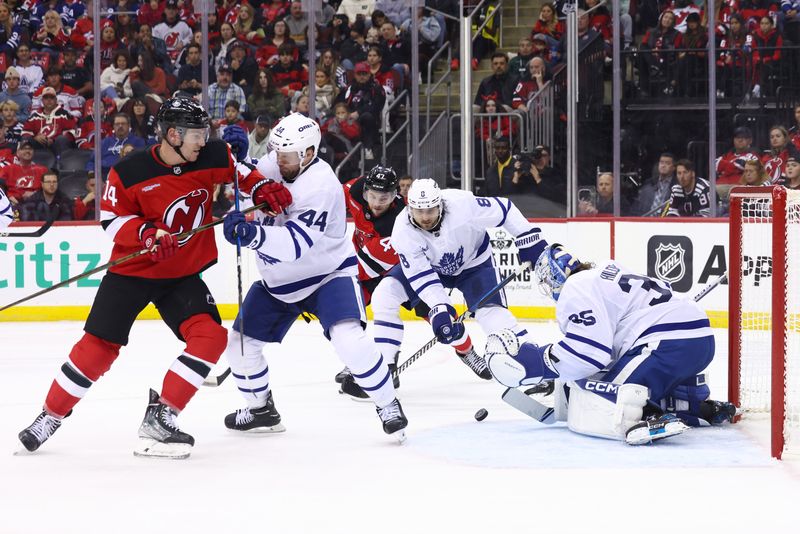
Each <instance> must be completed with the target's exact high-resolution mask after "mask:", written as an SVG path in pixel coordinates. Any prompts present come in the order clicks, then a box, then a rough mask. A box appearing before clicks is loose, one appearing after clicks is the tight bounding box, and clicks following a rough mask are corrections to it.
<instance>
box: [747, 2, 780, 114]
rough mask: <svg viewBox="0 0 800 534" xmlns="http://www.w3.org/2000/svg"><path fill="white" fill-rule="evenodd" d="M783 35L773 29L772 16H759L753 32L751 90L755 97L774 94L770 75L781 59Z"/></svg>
mask: <svg viewBox="0 0 800 534" xmlns="http://www.w3.org/2000/svg"><path fill="white" fill-rule="evenodd" d="M781 47H783V37H781V34H780V33H779V32H778V30H776V29H775V26H774V25H773V23H772V17H769V16H764V17H761V22H760V23H759V27H758V30H756V32H755V33H754V34H753V83H754V85H753V90H752V95H753V96H754V97H756V98H759V97H761V96H766V95H767V94H771V95H774V94H775V89H776V88H775V87H771V85H772V82H770V76H771V75H772V73H773V71H776V70H778V68H779V67H778V62H779V61H780V60H781Z"/></svg>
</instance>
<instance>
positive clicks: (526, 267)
mask: <svg viewBox="0 0 800 534" xmlns="http://www.w3.org/2000/svg"><path fill="white" fill-rule="evenodd" d="M530 268H531V263H530V262H529V261H526V262H525V263H523V264H522V267H521V268H520V269H518V270H517V272H515V273H513V274H511V275H509V276H507V277H506V278H504V279H503V280H502V281H500V283H498V284H497V285H496V286H494V287H493V288H492V289H490V290H489V291H487V292H486V294H485V295H484V296H483V297H481V299H480V300H479V301H478V302H476V303H475V304H473V305H472V306H470V307H469V308H468V309H467V310H466V311H465V312H464V313H462V314H461V315H459V316H458V318H457V319H456V322H458V323H460V322H463V321H464V319H466V318H467V316H471V315H474V314H475V312H476V311H477V309H478V308H480V307H481V306H483V305H484V304H485V303H486V302H487V301H488V300H489V299H490V298H492V297H493V296H495V294H497V293H498V292H499V291H500V290H502V289H503V288H504V287H506V286H507V285H508V284H509V283H510V282H512V281H514V280H516V279H517V277H518V276H521V275H522V274H524V273H525V272H526V271H528V270H529V269H530ZM436 341H437V339H436V338H433V339H431V340H430V341H428V342H427V343H425V344H424V345H423V346H422V347H420V348H419V350H417V352H415V353H414V354H412V355H411V356H409V358H408V359H407V360H406V361H404V362H403V363H402V364H401V365H399V366H398V367H397V370H396V371H395V372H394V373H393V374H392V378H397V377H398V376H399V375H400V373H402V372H403V371H405V370H406V369H408V367H409V366H410V365H411V364H412V363H414V362H415V361H417V360H418V359H419V357H420V356H422V355H423V354H425V353H426V352H428V350H430V348H431V347H433V346H434V345H436Z"/></svg>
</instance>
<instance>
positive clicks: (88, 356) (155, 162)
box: [45, 140, 264, 417]
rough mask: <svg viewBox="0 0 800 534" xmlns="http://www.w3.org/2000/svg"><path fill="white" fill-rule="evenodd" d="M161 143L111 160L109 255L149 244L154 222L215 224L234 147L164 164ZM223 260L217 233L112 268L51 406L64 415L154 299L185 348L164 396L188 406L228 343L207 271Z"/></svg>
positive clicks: (105, 205)
mask: <svg viewBox="0 0 800 534" xmlns="http://www.w3.org/2000/svg"><path fill="white" fill-rule="evenodd" d="M160 146H161V145H156V146H154V147H151V148H150V149H149V150H147V151H141V152H136V153H134V154H132V155H131V156H129V157H128V158H125V159H124V160H122V161H120V162H119V163H117V164H116V165H114V166H113V167H112V168H111V170H110V172H109V175H108V181H107V183H106V187H105V189H104V191H103V197H102V201H101V215H100V220H101V223H102V225H103V228H104V229H105V231H106V233H107V234H108V235H109V236H110V237H111V238H112V239H113V241H114V248H113V250H112V253H111V259H112V260H117V259H120V258H122V257H124V256H127V255H129V254H131V253H133V252H136V251H139V250H141V249H142V243H141V234H142V232H143V231H145V229H146V228H147V227H148V225H153V224H155V225H157V226H161V227H162V228H167V229H168V230H169V232H170V233H172V234H177V233H182V232H186V231H188V230H191V229H193V228H197V227H199V226H200V225H202V224H205V223H208V222H211V201H212V193H213V191H214V186H215V185H216V184H221V183H227V182H231V181H232V179H233V177H234V173H235V172H238V170H237V169H239V168H241V169H242V170H243V172H242V173H241V174H244V171H249V170H250V169H249V168H246V169H245V168H242V167H241V164H239V165H238V166H236V164H235V163H234V159H233V157H232V156H231V153H230V149H229V148H228V145H227V144H226V143H225V142H223V141H219V140H213V141H209V142H208V143H207V144H206V145H205V146H204V147H203V148H202V149H201V150H200V154H199V156H198V158H197V161H195V162H190V163H185V164H182V165H167V164H166V163H164V161H163V160H162V159H161V157H160V156H159V148H160ZM263 179H264V177H263V176H262V175H261V174H260V173H259V172H258V171H256V170H252V172H249V174H248V175H247V176H241V175H240V179H239V183H240V185H241V189H242V190H243V191H245V192H248V191H251V190H252V188H253V185H255V184H256V183H258V182H259V181H261V180H263ZM216 261H217V247H216V243H215V240H214V233H213V231H205V232H198V233H196V234H194V235H192V236H189V237H186V238H184V239H182V240H181V241H179V248H178V250H177V251H176V252H175V254H174V255H173V256H172V257H169V258H167V259H165V260H163V261H155V260H154V259H152V258H151V255H150V254H142V255H141V256H138V257H136V258H135V259H132V260H129V261H126V262H123V263H120V264H119V265H115V266H113V267H111V268H110V269H109V272H108V273H107V274H106V276H105V277H103V280H102V282H101V283H100V287H99V288H98V290H97V295H96V296H95V300H94V303H93V304H92V309H91V311H90V313H89V317H88V319H87V320H86V325H85V326H84V331H85V332H86V333H85V334H84V336H83V337H82V338H81V339H80V340H79V341H78V343H76V344H75V346H74V347H73V348H72V351H71V352H70V355H69V360H68V361H67V362H66V363H64V365H63V366H62V367H61V372H60V373H59V374H58V375H57V376H56V379H55V381H54V382H53V384H52V386H51V387H50V391H49V393H48V395H47V399H46V400H45V409H46V410H47V411H48V412H49V413H51V414H53V415H56V416H61V417H63V416H65V415H66V414H67V413H68V412H69V411H70V410H71V409H72V407H73V406H74V405H75V404H77V403H78V401H79V400H80V399H81V398H82V397H83V396H84V395H85V393H86V392H87V391H88V388H89V387H90V386H91V385H92V384H93V383H94V382H95V381H96V380H97V379H99V378H100V376H102V375H103V374H104V373H105V372H106V371H107V370H108V369H109V368H110V367H111V364H112V363H113V362H114V360H115V359H116V357H117V356H118V354H119V349H120V347H121V346H122V345H126V344H127V342H128V334H129V332H130V329H131V327H132V326H133V322H134V321H135V320H136V317H137V315H138V314H139V312H141V311H142V310H143V309H144V307H145V306H147V304H149V303H150V302H152V303H153V304H155V306H156V308H157V309H158V311H159V313H160V314H161V317H162V318H163V320H164V322H165V323H166V324H167V325H168V326H169V327H170V328H171V329H172V331H173V332H174V333H175V335H176V336H177V337H178V338H179V339H181V340H183V341H185V342H186V347H185V349H184V351H183V353H182V354H181V355H180V356H178V358H177V359H176V360H175V361H174V363H173V364H172V365H171V366H170V368H169V370H168V371H167V373H166V375H165V377H164V382H163V387H162V390H161V402H163V403H164V404H167V405H169V406H171V407H173V408H175V409H176V410H182V409H183V408H184V407H185V406H186V404H187V403H188V402H189V400H190V399H191V398H192V396H193V395H194V393H195V392H196V391H197V388H198V387H199V386H200V384H201V383H202V382H203V379H204V378H205V377H206V376H208V373H209V371H210V370H211V367H213V365H214V364H215V363H216V362H217V360H218V359H219V357H220V355H221V354H222V352H223V351H224V350H225V346H226V343H227V331H226V330H225V328H223V327H222V326H221V325H220V317H219V312H218V311H217V307H216V304H215V302H214V298H213V297H212V296H211V293H210V291H209V290H208V287H207V286H206V284H205V282H203V280H202V279H201V278H200V276H199V275H200V272H202V271H203V270H205V269H206V268H208V267H209V266H211V265H213V264H214V263H215V262H216Z"/></svg>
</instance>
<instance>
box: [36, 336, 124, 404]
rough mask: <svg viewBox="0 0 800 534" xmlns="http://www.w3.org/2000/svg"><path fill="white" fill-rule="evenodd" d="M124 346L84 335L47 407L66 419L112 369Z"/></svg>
mask: <svg viewBox="0 0 800 534" xmlns="http://www.w3.org/2000/svg"><path fill="white" fill-rule="evenodd" d="M120 346H121V345H118V344H116V343H111V342H109V341H105V340H104V339H100V338H99V337H97V336H93V335H92V334H84V335H83V337H82V338H81V339H80V340H79V341H78V342H77V343H75V346H73V347H72V351H71V352H70V353H69V360H68V361H67V362H66V363H64V365H62V366H61V370H60V371H59V373H58V375H56V378H55V380H53V383H52V385H51V386H50V391H48V393H47V398H46V399H45V401H44V408H45V410H47V411H48V412H49V413H51V414H52V415H55V416H59V417H64V416H65V415H67V413H69V411H70V410H71V409H72V408H73V407H74V406H75V405H76V404H78V401H79V400H81V399H82V398H83V396H84V395H86V392H87V391H89V387H91V385H92V384H94V383H95V382H96V381H97V379H98V378H100V377H101V376H103V374H105V372H106V371H108V370H109V368H110V367H111V364H112V363H114V360H116V359H117V356H118V355H119V349H120Z"/></svg>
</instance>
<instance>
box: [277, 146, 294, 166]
mask: <svg viewBox="0 0 800 534" xmlns="http://www.w3.org/2000/svg"><path fill="white" fill-rule="evenodd" d="M275 156H276V158H277V162H278V166H279V167H282V168H283V167H287V168H288V167H300V154H298V153H297V151H294V150H293V151H290V152H281V151H280V150H276V151H275Z"/></svg>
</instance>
